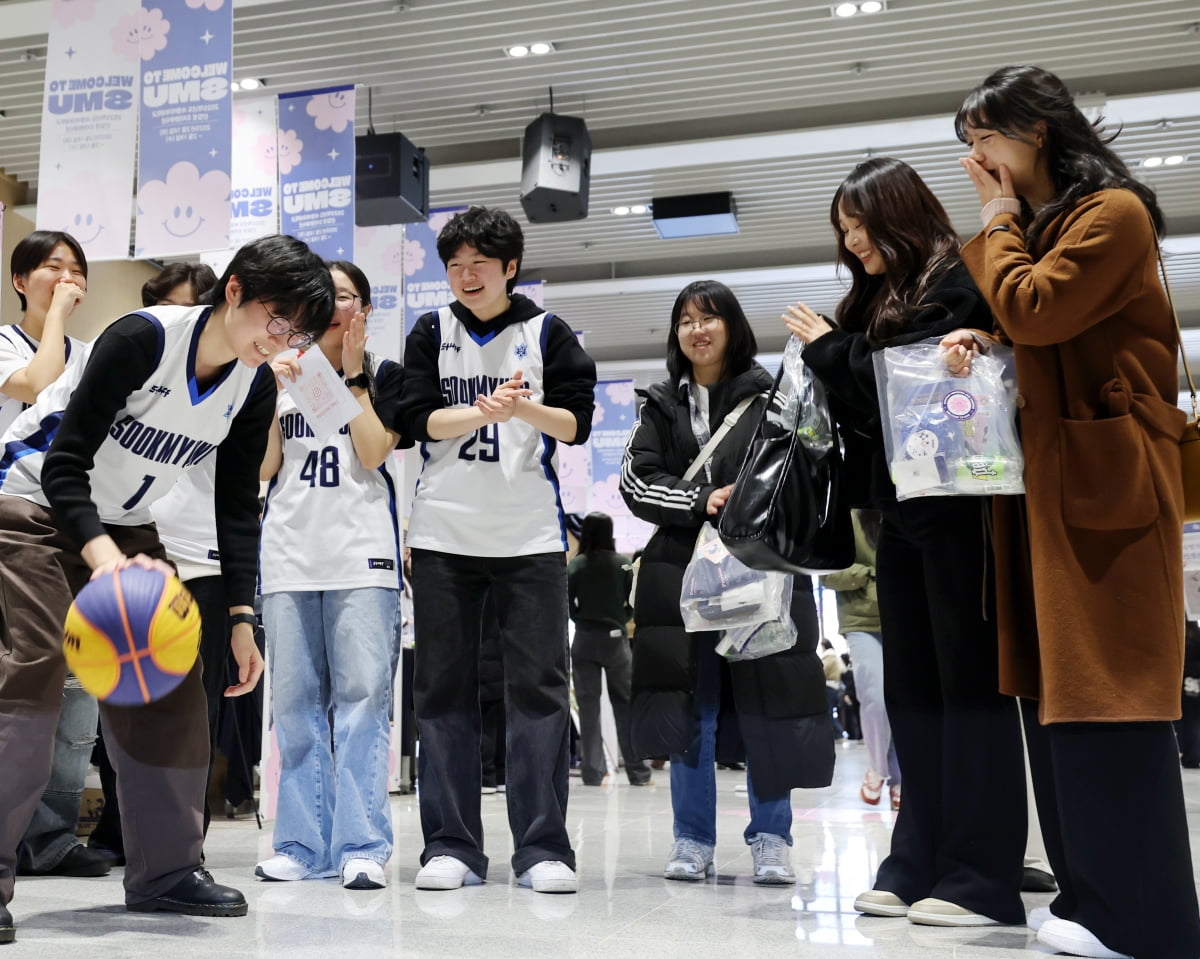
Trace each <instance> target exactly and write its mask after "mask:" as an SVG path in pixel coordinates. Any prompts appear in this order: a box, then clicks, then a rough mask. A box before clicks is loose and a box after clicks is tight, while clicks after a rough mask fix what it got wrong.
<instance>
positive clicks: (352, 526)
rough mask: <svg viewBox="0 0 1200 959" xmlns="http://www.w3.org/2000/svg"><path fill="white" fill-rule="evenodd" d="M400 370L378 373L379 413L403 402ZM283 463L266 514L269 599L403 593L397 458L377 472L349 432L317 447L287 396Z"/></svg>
mask: <svg viewBox="0 0 1200 959" xmlns="http://www.w3.org/2000/svg"><path fill="white" fill-rule="evenodd" d="M401 378H402V374H401V369H400V367H399V366H398V365H397V364H395V363H392V362H391V361H389V360H384V361H383V362H382V363H381V364H380V366H379V369H378V371H377V373H376V377H375V384H376V398H375V411H376V413H377V414H379V417H380V419H381V420H382V422H383V424H384V425H385V426H387V427H389V428H392V429H394V428H395V424H394V422H393V421H394V416H393V415H391V414H390V413H388V412H386V411H385V408H387V409H390V408H391V407H392V406H394V404H395V402H396V400H397V399H398V397H399V392H400V380H401ZM276 417H277V419H278V421H279V430H280V433H281V436H282V440H283V462H282V463H281V465H280V467H279V472H278V473H277V474H276V475H275V477H274V478H273V479H272V480H271V483H270V487H269V488H268V490H267V502H266V505H265V507H264V508H263V522H262V545H261V549H260V553H259V581H260V583H261V589H262V592H263V594H264V595H266V594H267V593H279V592H297V591H309V590H331V589H360V588H363V587H368V586H382V587H385V588H389V589H399V587H400V519H399V514H398V511H397V499H396V494H397V491H398V490H399V488H400V474H399V470H398V469H397V463H396V458H395V457H394V456H392V455H389V456H388V458H387V459H386V460H385V461H384V463H383V465H382V466H379V467H378V468H377V469H373V470H369V469H367V468H366V467H364V466H363V464H362V462H361V461H360V460H359V458H358V454H357V453H356V452H355V451H354V442H353V438H352V437H351V436H350V427H349V425H346V426H343V427H342V428H341V429H340V430H339V431H338V432H337V433H335V434H333V435H332V436H327V437H325V438H324V439H320V440H319V439H317V438H316V436H314V435H313V432H312V429H311V428H310V427H309V425H308V423H307V421H306V420H305V419H304V414H303V413H301V412H300V411H299V410H298V409H297V408H296V403H295V401H294V400H293V399H292V397H291V395H290V394H288V393H287V392H286V391H282V392H280V394H279V401H278V405H277V408H276Z"/></svg>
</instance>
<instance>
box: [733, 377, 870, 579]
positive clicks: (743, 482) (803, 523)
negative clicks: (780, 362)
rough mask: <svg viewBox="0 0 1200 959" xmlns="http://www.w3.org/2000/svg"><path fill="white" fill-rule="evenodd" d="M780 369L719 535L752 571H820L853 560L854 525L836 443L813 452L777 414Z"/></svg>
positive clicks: (842, 565) (840, 457)
mask: <svg viewBox="0 0 1200 959" xmlns="http://www.w3.org/2000/svg"><path fill="white" fill-rule="evenodd" d="M782 376H783V368H782V366H781V367H780V371H779V373H778V374H777V375H776V377H775V384H774V385H773V386H772V387H771V392H770V394H769V396H768V397H767V402H766V403H765V404H764V406H763V412H762V415H761V416H760V417H759V421H758V426H757V427H756V428H755V431H754V438H753V440H751V443H750V448H749V450H748V451H747V453H746V458H745V460H743V461H742V467H741V469H740V470H739V471H738V476H737V481H736V482H735V483H734V484H733V492H732V493H730V495H729V499H728V501H727V502H726V503H725V508H724V509H723V510H722V511H721V519H720V524H719V526H718V530H717V531H718V533H719V534H720V536H721V541H722V542H723V543H724V544H725V546H726V548H727V549H728V550H729V552H731V553H732V554H733V555H734V556H736V557H737V558H738V559H740V560H741V561H742V562H743V563H745V564H746V565H747V566H749V567H751V568H753V569H771V570H779V571H781V572H788V573H823V572H831V571H833V570H839V569H845V568H846V567H848V566H850V565H851V564H852V563H853V562H854V528H853V526H852V525H851V523H850V507H849V504H848V503H847V502H846V499H845V497H844V495H843V493H842V488H841V483H840V477H841V471H842V455H841V452H840V451H839V450H838V446H837V443H836V442H834V443H833V444H832V445H831V446H830V448H829V449H828V450H826V451H819V450H813V449H810V448H809V447H808V446H806V445H805V444H804V443H803V442H802V441H801V439H800V436H799V435H798V434H797V431H796V430H794V429H790V428H787V427H785V426H783V425H782V423H781V422H779V419H778V417H777V416H776V417H772V415H771V410H772V409H773V407H774V400H775V396H776V394H777V393H778V392H779V383H780V380H781V378H782Z"/></svg>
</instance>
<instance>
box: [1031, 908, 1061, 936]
mask: <svg viewBox="0 0 1200 959" xmlns="http://www.w3.org/2000/svg"><path fill="white" fill-rule="evenodd" d="M1057 918H1058V916H1056V915H1054V913H1052V912H1051V911H1050V907H1049V906H1038V907H1037V908H1035V909H1030V910H1029V918H1028V919H1026V920H1025V925H1027V926H1028V927H1029V928H1030V929H1031V930H1033V931H1034V932H1037V931H1038V930H1039V929H1041V928H1042V926H1044V925H1045V924H1046V920H1047V919H1057Z"/></svg>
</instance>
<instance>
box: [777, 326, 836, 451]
mask: <svg viewBox="0 0 1200 959" xmlns="http://www.w3.org/2000/svg"><path fill="white" fill-rule="evenodd" d="M783 379H784V382H783V383H782V384H781V386H782V387H784V388H785V389H786V392H787V396H786V397H785V399H784V405H783V410H782V412H781V413H780V421H781V423H782V425H783V427H784V429H789V430H791V429H794V430H795V431H796V435H797V436H799V437H800V442H801V443H803V444H804V445H805V446H807V447H808V448H809V449H810V450H816V451H817V452H819V453H824V452H825V451H826V450H828V449H829V448H830V447H832V446H833V441H834V431H833V418H832V417H831V416H830V414H829V403H828V402H827V401H826V399H825V388H824V387H823V386H822V385H821V381H820V380H818V379H817V378H816V377H815V376H813V374H812V371H811V370H810V369H809V368H808V367H807V366H805V365H804V344H803V343H802V342H801V341H800V340H798V339H796V337H794V336H789V337H788V341H787V346H786V347H784V350H783Z"/></svg>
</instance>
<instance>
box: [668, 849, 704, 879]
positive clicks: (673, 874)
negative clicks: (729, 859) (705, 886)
mask: <svg viewBox="0 0 1200 959" xmlns="http://www.w3.org/2000/svg"><path fill="white" fill-rule="evenodd" d="M712 868H713V847H712V846H709V845H706V844H705V843H702V842H697V841H696V840H695V839H676V840H675V845H674V846H672V847H671V855H670V856H668V857H667V864H666V866H664V867H663V878H664V879H679V880H682V881H684V882H703V881H704V879H705V877H707V876H708V874H709V872H711V871H712Z"/></svg>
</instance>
